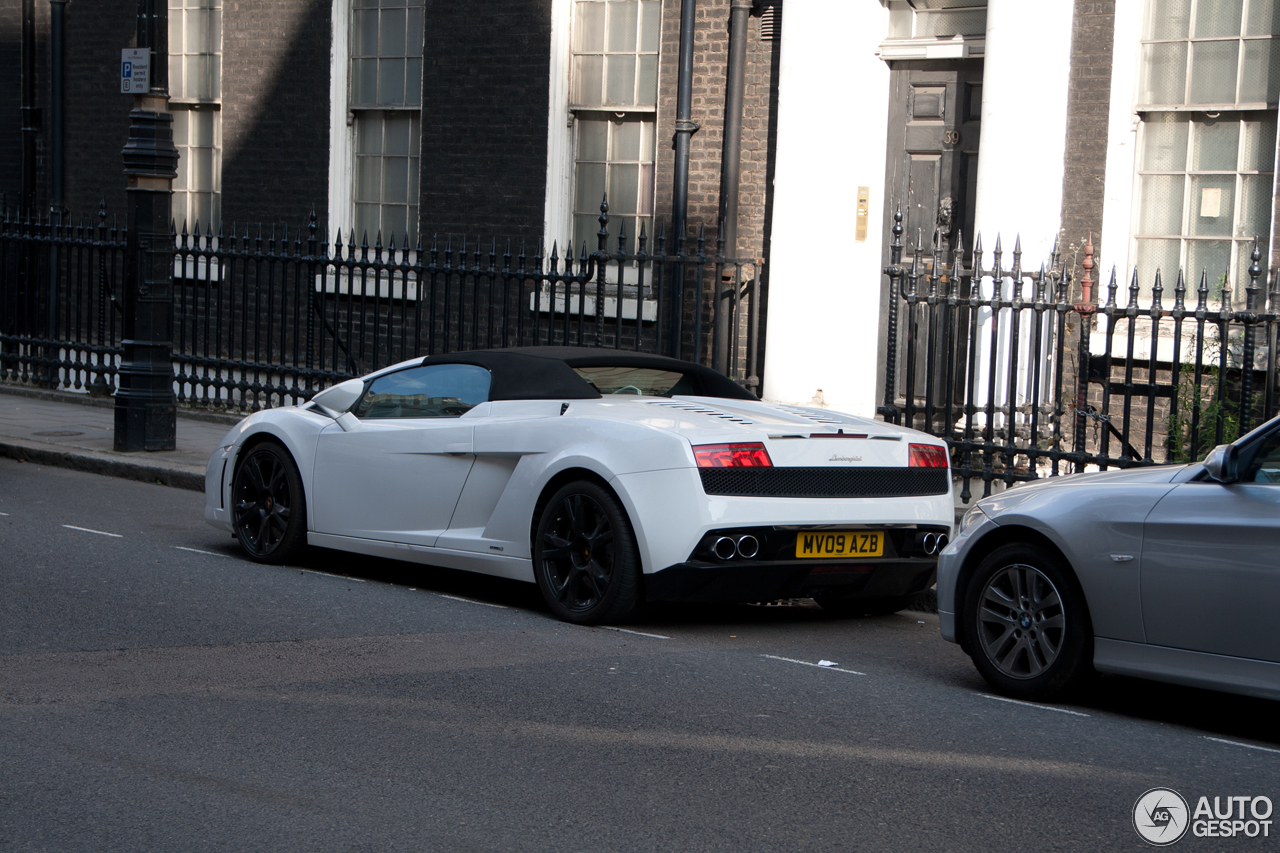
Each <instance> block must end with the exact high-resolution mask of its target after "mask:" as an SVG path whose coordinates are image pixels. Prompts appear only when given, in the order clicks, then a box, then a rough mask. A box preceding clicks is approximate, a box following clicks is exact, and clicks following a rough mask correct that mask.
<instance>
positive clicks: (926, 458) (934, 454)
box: [907, 444, 947, 468]
mask: <svg viewBox="0 0 1280 853" xmlns="http://www.w3.org/2000/svg"><path fill="white" fill-rule="evenodd" d="M910 451H911V461H910V462H909V463H907V464H909V465H910V466H911V467H912V468H946V467H947V449H946V448H945V447H938V446H937V445H936V444H913V445H911V447H910Z"/></svg>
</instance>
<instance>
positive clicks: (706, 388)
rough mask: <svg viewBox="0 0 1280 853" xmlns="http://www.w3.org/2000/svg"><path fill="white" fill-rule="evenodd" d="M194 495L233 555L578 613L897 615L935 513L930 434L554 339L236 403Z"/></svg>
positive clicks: (935, 450)
mask: <svg viewBox="0 0 1280 853" xmlns="http://www.w3.org/2000/svg"><path fill="white" fill-rule="evenodd" d="M205 492H206V498H207V502H206V507H205V518H206V519H207V520H208V521H209V523H210V524H213V525H214V526H215V527H219V528H223V529H226V530H229V531H232V533H233V534H234V535H235V536H236V537H237V538H238V539H239V542H240V545H241V546H242V548H243V549H244V551H245V553H246V554H247V555H248V556H249V558H250V559H253V560H257V561H260V562H264V563H284V562H287V561H289V560H291V559H293V558H295V557H296V556H297V555H298V553H299V551H300V550H301V549H302V548H303V547H304V546H307V545H312V546H321V547H324V548H334V549H339V550H342V551H349V552H353V553H357V554H369V555H376V556H380V557H390V558H393V559H397V560H408V561H413V562H418V563H424V564H428V565H435V566H446V567H450V568H455V569H467V570H470V571H475V572H483V573H486V574H492V575H500V576H502V577H507V578H516V579H519V580H524V581H531V582H536V583H537V584H538V587H539V588H540V589H541V591H542V594H543V595H544V597H545V598H546V601H547V605H548V606H549V607H550V608H551V610H552V611H553V612H554V613H555V615H556V616H558V617H560V618H561V619H565V620H568V621H570V622H578V623H586V624H594V623H605V622H617V621H620V620H623V619H625V618H626V617H627V616H628V614H630V613H632V612H633V610H634V609H635V608H636V606H637V605H639V604H640V603H642V602H644V601H659V600H662V601H767V600H773V599H777V598H785V597H798V596H811V597H813V598H814V599H815V600H817V601H818V602H819V603H820V604H821V605H822V606H823V607H824V608H828V609H830V610H833V611H837V612H842V613H886V612H893V611H895V610H900V609H901V608H902V607H904V606H905V604H906V602H907V599H908V597H909V596H911V595H912V594H914V593H916V592H919V591H922V590H924V589H926V588H927V587H928V586H929V585H930V584H931V583H932V582H933V575H934V567H935V563H936V555H937V553H938V552H939V551H940V550H941V549H942V547H943V546H945V544H946V542H947V540H948V538H949V537H950V535H951V528H952V522H953V518H954V510H953V502H952V495H951V471H950V468H949V465H948V454H947V448H946V446H945V444H944V443H943V442H942V441H941V440H939V439H936V438H933V437H931V436H928V435H925V434H923V433H919V432H914V431H912V430H907V429H902V428H899V427H894V426H892V425H889V424H885V423H881V422H878V421H874V420H869V419H866V418H860V417H854V416H851V415H844V414H839V413H836V412H831V411H828V410H824V409H809V408H799V407H794V406H785V405H778V404H772V403H764V402H761V401H759V400H757V399H756V398H755V397H754V396H752V395H751V394H750V393H749V392H748V391H746V390H744V389H743V388H742V387H740V386H739V385H737V384H736V383H734V382H733V381H732V380H730V379H729V378H728V377H725V376H723V375H722V374H719V373H717V372H715V371H713V370H710V369H708V368H705V367H700V366H698V365H696V364H690V363H687V362H683V361H677V360H674V359H670V358H663V357H660V356H652V355H643V354H634V353H624V352H618V351H613V350H600V349H575V348H565V347H555V348H553V347H529V348H520V349H506V350H482V351H473V352H459V353H451V354H447V355H435V356H429V357H427V358H419V359H415V360H413V361H406V362H403V363H401V364H397V365H394V366H392V367H388V368H385V369H383V370H379V371H377V372H375V373H371V374H369V375H368V376H365V377H362V378H359V379H351V380H348V381H346V382H342V383H339V384H337V385H334V386H333V387H331V388H329V389H327V390H325V391H322V392H320V393H319V394H316V395H315V397H314V398H312V400H311V401H310V402H308V403H305V404H302V405H299V406H291V407H283V408H276V409H268V410H266V411H261V412H258V413H256V414H253V415H250V416H249V417H247V418H245V419H244V420H243V421H241V422H240V423H239V424H238V425H236V426H235V427H234V428H233V429H232V430H231V431H230V432H229V433H228V434H227V436H226V438H225V439H224V440H223V441H222V442H221V445H220V447H219V448H218V449H217V450H216V451H215V452H214V454H213V457H212V458H211V459H210V460H209V468H208V473H207V475H206V480H205Z"/></svg>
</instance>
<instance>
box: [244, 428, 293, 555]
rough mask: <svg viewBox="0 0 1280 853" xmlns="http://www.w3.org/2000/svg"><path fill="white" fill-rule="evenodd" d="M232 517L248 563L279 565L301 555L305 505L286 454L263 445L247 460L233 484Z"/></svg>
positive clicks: (251, 451) (249, 453) (248, 454)
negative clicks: (249, 561)
mask: <svg viewBox="0 0 1280 853" xmlns="http://www.w3.org/2000/svg"><path fill="white" fill-rule="evenodd" d="M231 513H232V523H233V524H234V525H235V531H236V538H237V539H238V540H240V547H241V548H243V549H244V551H245V553H246V554H247V555H248V556H249V559H251V560H253V561H255V562H258V563H273V564H276V565H280V564H282V563H287V562H289V561H290V560H292V559H294V558H295V557H297V556H298V555H299V554H300V553H301V551H302V549H303V547H305V546H306V544H307V504H306V499H305V498H304V497H303V494H302V478H301V477H300V476H299V475H298V468H297V466H296V465H294V464H293V459H292V458H291V457H290V456H289V452H288V451H287V450H285V449H284V448H283V447H281V446H280V445H278V444H276V443H274V442H263V443H262V444H257V445H254V446H253V447H252V448H250V449H249V450H248V451H247V452H246V453H245V454H244V456H243V457H242V458H241V459H240V462H239V464H238V465H237V466H236V474H235V479H233V480H232V482H231Z"/></svg>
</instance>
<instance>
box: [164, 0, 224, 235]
mask: <svg viewBox="0 0 1280 853" xmlns="http://www.w3.org/2000/svg"><path fill="white" fill-rule="evenodd" d="M170 4H171V8H170V9H169V16H168V21H169V46H170V49H169V66H170V67H169V81H170V95H169V112H170V114H171V115H173V116H174V118H175V120H176V119H177V117H178V115H180V114H181V115H183V116H184V119H185V121H186V127H187V134H188V135H187V140H188V141H187V142H185V143H184V142H181V141H180V139H179V137H178V135H177V134H175V138H174V146H175V147H176V148H177V149H178V163H177V169H178V176H179V177H178V179H177V180H181V181H182V182H183V184H184V186H182V187H177V186H175V187H174V188H173V195H172V201H171V206H170V217H171V218H172V219H173V223H174V226H175V228H177V229H178V231H179V233H181V232H182V231H183V230H184V229H186V228H190V229H192V230H195V229H196V226H197V223H198V224H199V228H200V230H201V231H203V232H206V233H210V232H211V233H217V231H218V229H219V226H220V225H221V220H222V45H223V38H222V33H223V27H222V13H223V0H170ZM193 12H208V13H211V15H210V17H211V18H212V21H213V25H214V26H216V28H217V37H216V48H215V50H214V51H213V52H212V53H210V52H208V51H203V50H196V51H190V50H187V47H188V45H187V44H186V34H187V32H188V27H187V15H188V14H189V13H193ZM175 31H176V35H177V36H178V38H176V39H175V38H174V36H175ZM206 37H207V35H206ZM175 45H177V46H178V47H177V49H174V46H175ZM200 56H207V57H212V58H213V61H212V68H211V69H210V78H211V83H209V84H208V85H207V86H206V87H204V90H203V91H202V92H201V94H199V95H192V94H189V91H190V87H188V85H187V84H188V80H189V77H188V75H187V73H186V72H187V69H186V60H187V58H188V57H200ZM175 63H177V64H178V66H179V67H181V68H182V74H181V75H180V76H179V75H176V74H174V65H175ZM205 112H208V113H209V114H210V118H211V120H212V124H213V127H212V130H211V137H212V144H211V145H210V146H203V145H202V146H193V145H191V143H190V140H191V136H190V128H191V124H192V118H194V117H195V116H196V115H203V114H204V113H205ZM194 148H200V149H208V150H209V151H210V155H209V156H210V158H211V160H212V163H211V173H210V178H211V183H212V186H210V187H208V188H204V187H193V182H192V178H193V177H195V163H194V161H193V158H192V156H191V155H190V153H189V152H190V151H191V150H192V149H194ZM176 183H177V181H175V184H176ZM198 195H209V196H210V200H209V211H210V213H209V216H208V217H207V218H205V219H201V218H200V217H199V216H198V215H196V214H197V213H198V211H197V209H196V197H197V196H198Z"/></svg>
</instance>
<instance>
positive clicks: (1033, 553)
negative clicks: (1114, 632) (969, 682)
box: [962, 543, 1093, 701]
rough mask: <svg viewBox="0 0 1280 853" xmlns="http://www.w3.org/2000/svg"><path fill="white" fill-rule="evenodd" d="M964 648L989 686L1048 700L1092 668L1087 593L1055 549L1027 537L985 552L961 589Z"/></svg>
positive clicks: (1076, 683)
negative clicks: (1039, 544)
mask: <svg viewBox="0 0 1280 853" xmlns="http://www.w3.org/2000/svg"><path fill="white" fill-rule="evenodd" d="M964 602H965V603H964V611H963V613H964V624H963V628H962V630H963V631H964V633H965V648H966V649H968V651H969V655H970V657H972V658H973V663H974V666H975V667H977V669H978V672H980V673H981V674H982V677H983V678H985V679H986V680H987V683H989V684H990V685H991V686H992V687H994V688H995V689H996V690H998V691H999V692H1001V693H1004V694H1007V695H1009V696H1015V697H1018V698H1022V699H1035V700H1040V701H1047V700H1052V699H1056V698H1058V697H1061V696H1064V695H1067V694H1069V693H1070V692H1072V691H1074V690H1076V689H1077V688H1079V687H1080V686H1081V684H1082V683H1083V682H1085V681H1086V680H1087V679H1088V678H1089V677H1090V676H1091V675H1092V674H1093V628H1092V625H1091V623H1090V620H1089V612H1088V607H1087V605H1086V604H1085V599H1084V593H1083V591H1081V589H1080V584H1079V582H1078V581H1077V580H1076V577H1075V575H1074V574H1072V573H1071V571H1069V570H1068V569H1066V568H1065V567H1064V566H1063V565H1062V563H1061V560H1060V558H1059V557H1058V555H1057V554H1056V553H1052V552H1050V551H1049V550H1048V549H1046V548H1043V547H1040V546H1036V545H1031V544H1024V543H1013V544H1009V545H1004V546H1001V547H1000V548H997V549H996V550H995V551H993V552H991V553H990V554H989V555H987V557H986V559H984V560H983V561H982V562H981V563H980V564H979V566H978V569H977V571H976V572H974V575H973V577H972V578H971V579H970V581H969V583H968V586H967V587H966V589H965V594H964Z"/></svg>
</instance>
